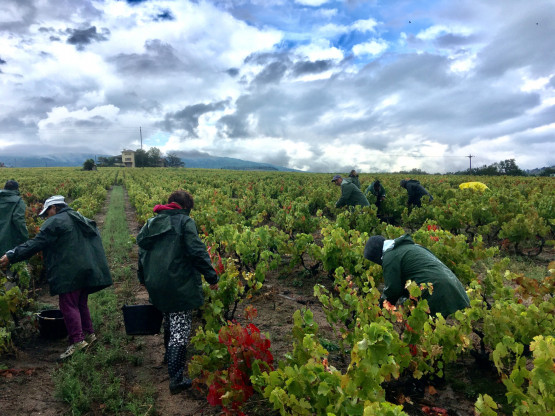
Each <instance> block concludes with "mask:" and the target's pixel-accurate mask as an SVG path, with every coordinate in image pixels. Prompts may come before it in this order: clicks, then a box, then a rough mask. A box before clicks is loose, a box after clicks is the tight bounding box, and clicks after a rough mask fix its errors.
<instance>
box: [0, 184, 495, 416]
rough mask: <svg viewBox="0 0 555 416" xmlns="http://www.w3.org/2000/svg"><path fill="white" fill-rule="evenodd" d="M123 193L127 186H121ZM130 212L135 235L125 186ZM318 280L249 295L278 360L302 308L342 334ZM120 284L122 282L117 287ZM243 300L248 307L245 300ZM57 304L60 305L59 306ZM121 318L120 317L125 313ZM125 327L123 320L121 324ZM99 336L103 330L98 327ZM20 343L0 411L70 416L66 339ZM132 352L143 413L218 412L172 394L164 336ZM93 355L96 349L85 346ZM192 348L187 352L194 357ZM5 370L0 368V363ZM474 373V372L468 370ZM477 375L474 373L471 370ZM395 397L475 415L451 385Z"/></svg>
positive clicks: (34, 337)
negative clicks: (147, 401)
mask: <svg viewBox="0 0 555 416" xmlns="http://www.w3.org/2000/svg"><path fill="white" fill-rule="evenodd" d="M124 192H125V190H124ZM125 201H126V205H125V211H126V217H127V223H128V227H129V231H130V233H131V234H132V235H134V236H136V235H137V233H138V231H139V230H140V227H139V224H138V223H137V221H136V216H135V211H134V209H133V208H132V207H131V205H130V204H129V201H128V198H127V193H126V192H125ZM109 202H110V195H108V198H107V200H106V205H105V207H104V209H103V210H102V212H100V213H99V214H98V215H97V217H96V218H95V220H96V221H97V225H98V227H99V228H100V229H101V228H102V227H103V224H104V218H105V216H106V211H107V207H108V205H109ZM127 263H128V264H127V265H129V266H130V267H131V268H132V270H133V272H134V273H136V267H137V248H136V246H135V248H134V250H133V253H132V254H131V255H130V257H129V259H128V260H127ZM316 283H320V284H323V285H325V286H327V287H331V281H330V280H329V279H328V278H327V277H326V276H324V275H322V276H316V277H312V278H302V277H299V276H298V275H296V274H295V273H290V274H289V275H280V272H279V271H277V272H272V273H270V274H269V276H268V277H267V279H266V282H265V283H264V287H263V288H262V290H261V291H260V293H259V294H258V295H257V296H256V297H254V298H253V299H251V301H250V304H252V305H253V306H254V307H255V308H256V309H257V310H258V316H257V317H256V318H255V319H254V321H253V323H254V324H255V325H257V326H258V327H259V328H260V330H261V331H262V332H265V333H268V334H269V336H270V340H271V345H272V347H271V350H272V353H273V355H274V357H275V359H276V360H281V359H282V358H283V356H284V354H286V353H287V352H290V351H291V349H292V336H291V328H292V326H293V313H294V312H295V311H296V310H297V309H302V308H310V309H311V310H312V312H313V313H314V320H315V322H316V323H317V324H318V326H319V334H320V337H321V338H324V339H326V340H329V341H330V342H334V340H336V337H337V334H335V333H334V331H333V329H332V327H331V326H330V325H329V324H328V322H327V321H326V317H325V314H324V312H323V310H322V308H321V306H320V304H319V302H318V300H317V299H316V298H315V297H314V296H313V286H314V284H316ZM116 286H117V285H116ZM132 290H133V292H134V293H135V296H136V303H137V304H142V303H147V302H148V294H147V292H146V290H145V289H144V287H142V286H141V285H140V284H139V283H138V281H137V283H136V286H133V288H132ZM37 294H38V301H39V302H41V303H47V304H51V305H53V306H55V305H57V304H58V298H57V297H51V296H49V295H48V288H47V287H46V286H44V287H41V288H39V289H38V292H37ZM244 306H246V305H244ZM56 307H57V306H56ZM236 318H237V320H238V321H239V322H243V319H242V308H241V309H240V310H238V311H237V314H236ZM121 319H122V321H123V317H122V318H121ZM199 325H201V322H200V320H199V318H198V317H197V318H195V320H194V322H193V331H194V329H195V328H196V327H198V326H199ZM121 330H122V331H124V329H123V324H122V329H121ZM98 335H99V338H100V342H102V338H101V337H102V333H99V334H98ZM17 342H18V352H17V354H15V355H12V356H7V357H2V358H0V365H1V366H4V368H8V369H11V370H10V371H12V373H13V374H11V376H10V375H8V376H4V377H2V376H0V414H2V415H4V414H5V415H14V416H15V415H47V416H50V415H65V414H69V406H68V404H67V403H64V402H63V401H61V400H59V399H57V398H56V397H55V395H54V383H53V380H52V374H53V372H54V371H55V369H56V368H57V367H58V366H60V365H63V364H59V363H57V361H56V359H57V358H58V356H59V354H60V353H61V352H62V351H64V349H65V348H66V345H67V340H64V339H62V340H45V339H43V338H41V337H40V336H39V334H38V331H36V330H34V331H33V330H31V331H30V333H27V334H26V335H25V336H22V337H21V339H19V340H17ZM127 348H128V350H129V352H133V353H134V354H139V355H140V357H141V362H140V364H139V365H136V366H130V365H127V366H123V365H118V366H116V367H117V369H116V371H117V372H118V374H120V375H121V377H122V379H123V380H122V381H123V382H122V386H124V388H125V389H128V390H138V389H142V388H144V386H150V387H151V388H154V390H155V404H154V406H152V407H150V408H145V409H144V412H143V413H141V414H142V415H145V416H146V415H164V416H165V415H168V416H173V415H175V416H177V415H219V414H221V409H219V408H215V407H212V406H210V405H209V404H208V403H207V401H206V398H205V397H204V396H203V395H202V394H201V393H200V392H198V391H195V390H188V391H186V392H184V393H182V394H179V395H175V396H172V395H170V393H169V388H168V385H169V379H168V374H167V367H166V366H165V365H162V358H163V353H164V346H163V335H162V334H159V335H151V336H140V337H139V336H137V337H133V338H132V339H130V342H129V344H128V345H127ZM87 354H90V355H91V358H92V359H94V349H91V351H89V352H87ZM191 354H192V351H189V353H188V359H189V358H190V356H191ZM330 364H332V365H334V366H335V367H337V368H345V367H346V365H347V363H345V362H344V361H342V360H341V359H340V357H339V354H338V353H337V352H335V353H333V352H332V353H330ZM0 368H2V367H0ZM471 373H472V374H471ZM474 373H475V374H474ZM482 373H483V376H484V377H485V378H487V379H490V378H494V377H495V375H494V374H490V373H489V372H485V371H481V370H480V369H479V368H476V365H475V364H474V363H469V364H468V363H467V364H465V365H464V366H461V370H460V376H459V377H460V379H461V382H462V383H472V382H473V380H472V377H478V378H479V377H480V374H482ZM387 393H388V399H389V400H390V401H394V402H397V403H399V404H403V405H404V406H405V411H406V412H407V413H409V414H410V415H422V414H424V413H423V412H422V411H421V409H422V406H437V407H440V408H444V409H447V411H448V414H449V415H457V416H471V415H473V414H474V399H473V398H469V397H466V396H465V394H464V393H461V392H459V391H454V390H453V388H452V387H451V386H449V385H446V386H436V387H432V388H430V387H429V385H424V386H420V391H419V395H418V397H417V398H416V397H411V395H410V394H411V390H410V389H407V386H406V385H404V384H403V382H399V383H397V384H391V385H390V386H389V387H388V388H387ZM243 410H244V412H245V413H246V414H248V415H265V416H271V415H277V414H278V413H277V412H275V411H273V410H272V409H271V407H270V405H269V404H268V403H267V401H266V400H264V399H262V398H261V397H259V396H256V395H255V396H253V398H252V399H251V400H250V401H249V402H248V403H247V404H246V406H245V408H244V409H243ZM88 414H91V415H96V414H105V413H104V412H103V410H102V404H101V403H98V404H97V405H95V406H94V408H93V409H92V410H91V411H90V412H89V413H88Z"/></svg>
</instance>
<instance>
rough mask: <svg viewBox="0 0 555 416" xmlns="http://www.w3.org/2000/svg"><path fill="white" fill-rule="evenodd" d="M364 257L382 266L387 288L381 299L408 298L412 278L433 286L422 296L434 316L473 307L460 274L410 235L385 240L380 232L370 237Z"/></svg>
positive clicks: (395, 301) (396, 299)
mask: <svg viewBox="0 0 555 416" xmlns="http://www.w3.org/2000/svg"><path fill="white" fill-rule="evenodd" d="M364 257H365V258H366V259H368V260H370V261H372V262H374V263H376V264H379V265H381V266H382V268H383V277H384V283H385V287H384V289H383V293H382V296H381V302H383V301H384V300H387V301H388V302H390V303H392V304H395V303H397V301H398V300H399V299H402V298H408V297H409V294H408V291H407V290H406V289H405V284H406V282H407V281H408V280H411V281H413V282H416V283H418V284H422V283H429V284H431V285H432V286H433V290H432V294H431V295H430V294H429V292H427V291H426V292H424V294H423V295H422V297H423V298H424V299H427V301H428V305H429V306H430V313H431V314H432V315H435V314H437V313H441V314H442V315H443V316H444V317H447V316H449V315H450V314H452V313H453V312H456V311H458V310H459V309H464V308H466V307H468V306H470V301H469V299H468V296H467V294H466V292H465V290H464V287H463V285H462V283H461V282H460V281H459V279H457V276H455V274H454V273H453V272H452V271H451V270H450V269H449V268H448V267H447V266H446V265H445V264H443V263H442V262H441V261H440V260H439V259H438V258H437V257H436V256H434V255H433V254H432V252H431V251H429V250H428V249H426V248H424V247H422V246H420V245H418V244H415V243H414V241H413V240H412V238H411V237H410V235H408V234H405V235H403V236H402V237H399V238H396V239H395V240H386V239H385V238H384V237H383V236H381V235H378V236H373V237H370V238H369V239H368V241H367V243H366V246H365V247H364Z"/></svg>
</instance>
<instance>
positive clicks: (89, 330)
mask: <svg viewBox="0 0 555 416" xmlns="http://www.w3.org/2000/svg"><path fill="white" fill-rule="evenodd" d="M80 292H81V293H80V294H79V314H80V315H81V326H82V328H83V332H84V333H85V334H87V335H89V334H94V329H93V324H92V320H91V312H90V311H89V305H88V302H89V293H88V292H87V291H86V290H85V289H82V290H81V291H80Z"/></svg>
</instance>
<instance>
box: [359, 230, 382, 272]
mask: <svg viewBox="0 0 555 416" xmlns="http://www.w3.org/2000/svg"><path fill="white" fill-rule="evenodd" d="M384 241H385V237H383V236H381V235H374V236H372V237H370V238H369V239H368V241H367V242H366V245H365V246H364V258H365V259H368V260H370V261H372V262H374V263H376V264H379V265H380V266H381V264H382V253H383V243H384Z"/></svg>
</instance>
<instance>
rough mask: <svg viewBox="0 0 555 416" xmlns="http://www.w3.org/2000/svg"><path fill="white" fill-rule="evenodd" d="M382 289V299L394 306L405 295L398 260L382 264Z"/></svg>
mask: <svg viewBox="0 0 555 416" xmlns="http://www.w3.org/2000/svg"><path fill="white" fill-rule="evenodd" d="M383 279H384V283H385V286H384V289H383V293H382V299H386V300H387V301H388V302H390V303H392V304H395V303H396V302H397V300H399V298H400V297H401V296H402V295H403V294H404V293H405V284H404V281H403V279H402V276H401V262H400V259H398V258H394V259H392V261H387V262H386V261H385V259H384V264H383Z"/></svg>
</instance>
